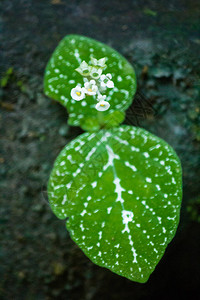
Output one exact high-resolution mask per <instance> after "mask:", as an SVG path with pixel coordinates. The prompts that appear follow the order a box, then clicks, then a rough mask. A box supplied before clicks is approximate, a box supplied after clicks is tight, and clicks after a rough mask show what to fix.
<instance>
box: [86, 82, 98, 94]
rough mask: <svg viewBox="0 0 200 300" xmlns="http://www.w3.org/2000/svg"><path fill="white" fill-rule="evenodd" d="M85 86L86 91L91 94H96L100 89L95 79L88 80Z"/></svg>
mask: <svg viewBox="0 0 200 300" xmlns="http://www.w3.org/2000/svg"><path fill="white" fill-rule="evenodd" d="M84 87H85V93H86V94H88V95H90V96H92V95H96V93H97V91H98V87H97V85H96V82H95V80H90V81H88V82H85V84H84Z"/></svg>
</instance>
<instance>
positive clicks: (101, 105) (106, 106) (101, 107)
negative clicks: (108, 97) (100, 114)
mask: <svg viewBox="0 0 200 300" xmlns="http://www.w3.org/2000/svg"><path fill="white" fill-rule="evenodd" d="M95 107H96V109H97V110H99V111H105V110H107V109H109V107H110V103H108V102H107V101H104V100H102V101H99V102H98V103H97V104H96V106H95Z"/></svg>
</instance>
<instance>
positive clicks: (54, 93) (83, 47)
mask: <svg viewBox="0 0 200 300" xmlns="http://www.w3.org/2000/svg"><path fill="white" fill-rule="evenodd" d="M91 55H92V56H94V57H95V58H97V59H99V58H102V57H107V58H108V60H107V68H106V70H105V71H106V73H111V74H112V78H113V81H114V84H115V87H114V88H113V89H108V90H107V91H106V92H105V93H104V94H105V95H106V96H107V98H106V100H107V101H109V102H110V109H109V110H108V111H104V112H98V111H97V110H96V109H95V104H96V103H97V101H96V99H95V96H87V97H86V98H85V99H84V100H82V101H80V102H79V101H75V100H73V99H72V98H71V96H70V91H71V89H72V88H74V87H75V86H76V85H77V84H78V83H80V84H81V85H83V77H82V76H81V75H80V74H79V73H78V72H76V71H75V69H76V68H77V67H78V66H79V65H80V63H81V62H82V61H83V60H85V61H86V62H89V61H90V57H91ZM44 90H45V93H46V95H48V96H49V97H51V98H53V99H55V100H57V101H59V102H60V103H61V104H62V105H63V106H65V107H66V108H67V111H68V113H69V120H68V122H69V124H70V125H74V126H81V127H82V128H83V129H84V130H88V131H97V130H98V129H99V128H102V127H104V128H105V127H106V128H109V127H113V126H116V125H118V124H119V123H121V122H122V121H123V120H124V111H125V110H126V109H127V108H128V107H129V106H130V104H131V103H132V101H133V96H134V94H135V91H136V77H135V72H134V70H133V67H132V66H131V65H130V64H129V63H128V61H127V60H126V59H125V58H124V57H123V56H121V55H120V54H119V53H118V52H117V51H115V50H114V49H112V48H110V47H108V46H107V45H105V44H102V43H100V42H97V41H95V40H93V39H90V38H87V37H83V36H79V35H68V36H66V37H65V38H64V39H63V40H62V41H61V42H60V44H59V45H58V47H57V48H56V50H55V51H54V53H53V55H52V57H51V59H50V60H49V63H48V65H47V68H46V71H45V79H44ZM116 112H118V113H117V115H116V114H115V113H116Z"/></svg>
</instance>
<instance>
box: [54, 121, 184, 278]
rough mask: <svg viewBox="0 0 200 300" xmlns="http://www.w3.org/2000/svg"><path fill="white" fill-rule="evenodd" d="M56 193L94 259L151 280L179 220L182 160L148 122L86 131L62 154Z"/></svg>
mask: <svg viewBox="0 0 200 300" xmlns="http://www.w3.org/2000/svg"><path fill="white" fill-rule="evenodd" d="M48 194H49V200H50V205H51V208H52V210H53V211H54V213H55V214H56V215H57V217H59V218H60V219H65V218H67V217H68V219H67V228H68V230H69V232H70V235H71V237H72V239H73V240H74V241H75V242H76V243H77V244H78V245H79V246H80V247H81V249H82V250H83V251H84V253H85V254H86V255H87V256H88V257H89V258H90V259H91V260H92V261H93V262H94V263H96V264H98V265H99V266H102V267H106V268H108V269H110V270H111V271H113V272H115V273H117V274H119V275H122V276H125V277H127V278H129V279H131V280H133V281H137V282H146V281H147V280H148V278H149V276H150V274H151V273H152V271H153V270H154V268H155V267H156V265H157V263H158V262H159V260H160V259H161V257H162V256H163V254H164V251H165V249H166V247H167V245H168V243H169V242H170V241H171V240H172V238H173V236H174V235H175V232H176V229H177V226H178V222H179V213H180V205H181V196H182V175H181V165H180V161H179V159H178V157H177V155H176V153H175V152H174V150H173V149H172V148H171V147H170V146H169V145H168V144H167V143H166V142H164V141H163V140H162V139H160V138H158V137H156V136H154V135H152V134H151V133H149V132H147V131H145V130H143V129H140V128H135V127H131V126H122V127H120V128H119V127H118V128H113V129H110V130H107V131H106V130H101V131H100V132H98V133H97V134H95V133H85V134H83V135H81V136H79V137H78V138H76V139H75V140H74V141H72V142H71V143H70V144H68V145H67V146H66V147H65V148H64V149H63V150H62V152H61V153H60V155H59V156H58V158H57V159H56V162H55V165H54V168H53V171H52V173H51V176H50V180H49V185H48Z"/></svg>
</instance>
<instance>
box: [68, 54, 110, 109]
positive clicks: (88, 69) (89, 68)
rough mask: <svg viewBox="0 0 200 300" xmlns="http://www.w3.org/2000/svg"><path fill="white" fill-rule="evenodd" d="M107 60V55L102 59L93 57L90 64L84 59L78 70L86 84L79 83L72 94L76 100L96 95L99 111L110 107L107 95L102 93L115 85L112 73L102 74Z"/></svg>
mask: <svg viewBox="0 0 200 300" xmlns="http://www.w3.org/2000/svg"><path fill="white" fill-rule="evenodd" d="M106 60H107V58H106V57H103V58H101V59H96V58H94V57H91V64H90V65H88V64H87V63H86V62H85V61H83V62H82V63H81V64H80V66H79V67H78V68H77V69H76V71H77V72H79V73H80V74H81V75H82V76H83V80H84V86H83V87H82V86H81V84H78V85H77V86H76V87H75V88H73V89H72V90H71V96H72V98H73V99H74V100H76V101H80V100H82V99H84V98H85V97H86V96H96V97H97V98H96V100H97V104H96V106H95V107H96V109H97V110H99V111H104V110H107V109H108V108H109V107H110V104H109V102H108V101H106V100H105V99H106V96H105V95H102V94H103V93H104V92H105V90H106V89H107V88H109V89H111V88H113V87H114V83H113V81H112V75H111V74H110V73H108V74H102V73H103V69H105V68H106V64H105V62H106Z"/></svg>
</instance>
